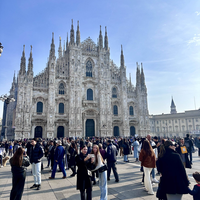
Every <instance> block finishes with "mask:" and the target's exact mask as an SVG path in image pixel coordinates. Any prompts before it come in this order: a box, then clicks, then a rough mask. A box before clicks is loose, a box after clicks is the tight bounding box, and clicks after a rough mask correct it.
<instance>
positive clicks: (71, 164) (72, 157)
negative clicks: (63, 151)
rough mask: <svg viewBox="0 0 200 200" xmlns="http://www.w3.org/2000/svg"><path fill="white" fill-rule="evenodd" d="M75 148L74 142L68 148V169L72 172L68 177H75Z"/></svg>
mask: <svg viewBox="0 0 200 200" xmlns="http://www.w3.org/2000/svg"><path fill="white" fill-rule="evenodd" d="M77 151H78V149H77V146H76V144H75V143H74V142H72V143H71V146H70V147H69V154H70V156H69V168H70V169H71V170H72V172H73V173H72V174H71V175H70V176H72V177H73V176H75V175H76V162H75V157H76V155H77Z"/></svg>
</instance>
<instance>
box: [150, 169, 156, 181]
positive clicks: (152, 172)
mask: <svg viewBox="0 0 200 200" xmlns="http://www.w3.org/2000/svg"><path fill="white" fill-rule="evenodd" d="M151 175H152V178H153V179H154V178H155V168H153V169H152V171H151Z"/></svg>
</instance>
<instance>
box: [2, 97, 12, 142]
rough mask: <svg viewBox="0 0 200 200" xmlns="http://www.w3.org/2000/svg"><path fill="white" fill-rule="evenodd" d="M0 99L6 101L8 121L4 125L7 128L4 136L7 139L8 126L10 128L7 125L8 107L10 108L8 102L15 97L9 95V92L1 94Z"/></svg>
mask: <svg viewBox="0 0 200 200" xmlns="http://www.w3.org/2000/svg"><path fill="white" fill-rule="evenodd" d="M0 100H1V101H3V102H5V103H6V111H5V112H6V123H5V126H4V128H5V135H4V138H5V139H7V128H8V126H7V118H8V115H7V108H8V104H9V103H11V102H13V101H15V99H14V98H12V97H11V96H7V94H5V95H2V96H0Z"/></svg>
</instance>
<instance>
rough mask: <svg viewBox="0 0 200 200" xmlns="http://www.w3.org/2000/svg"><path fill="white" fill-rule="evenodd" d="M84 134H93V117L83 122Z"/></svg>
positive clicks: (87, 135) (89, 135) (90, 135)
mask: <svg viewBox="0 0 200 200" xmlns="http://www.w3.org/2000/svg"><path fill="white" fill-rule="evenodd" d="M85 136H86V137H92V136H95V125H94V120H93V119H87V120H86V124H85Z"/></svg>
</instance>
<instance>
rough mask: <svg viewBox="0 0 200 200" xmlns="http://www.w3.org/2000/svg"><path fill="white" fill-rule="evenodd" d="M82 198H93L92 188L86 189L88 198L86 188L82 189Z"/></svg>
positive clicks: (84, 199)
mask: <svg viewBox="0 0 200 200" xmlns="http://www.w3.org/2000/svg"><path fill="white" fill-rule="evenodd" d="M80 193H81V200H86V199H87V200H92V188H87V189H86V194H87V198H85V190H80Z"/></svg>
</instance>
